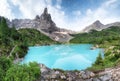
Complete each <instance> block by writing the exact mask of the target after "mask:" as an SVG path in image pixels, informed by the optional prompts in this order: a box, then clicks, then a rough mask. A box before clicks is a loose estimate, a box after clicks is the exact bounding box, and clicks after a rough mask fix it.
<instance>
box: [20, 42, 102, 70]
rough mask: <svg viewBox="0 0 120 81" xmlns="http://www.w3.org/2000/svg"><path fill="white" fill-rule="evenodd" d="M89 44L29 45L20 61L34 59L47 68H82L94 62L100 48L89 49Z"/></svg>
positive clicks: (26, 61)
mask: <svg viewBox="0 0 120 81" xmlns="http://www.w3.org/2000/svg"><path fill="white" fill-rule="evenodd" d="M92 46H93V45H91V44H70V45H50V46H34V47H29V50H28V53H27V55H26V56H25V58H24V60H23V61H22V63H28V62H33V61H36V62H38V63H42V64H45V65H46V66H47V67H49V68H59V69H63V70H76V69H77V70H83V69H86V68H87V67H90V66H91V65H92V63H94V62H95V60H96V57H97V56H98V54H99V53H103V52H102V49H95V50H91V49H90V48H91V47H92Z"/></svg>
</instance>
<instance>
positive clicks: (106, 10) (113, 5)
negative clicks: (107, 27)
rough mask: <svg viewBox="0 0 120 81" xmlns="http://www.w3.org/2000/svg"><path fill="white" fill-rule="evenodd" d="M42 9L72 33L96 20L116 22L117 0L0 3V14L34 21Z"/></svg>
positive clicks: (16, 0)
mask: <svg viewBox="0 0 120 81" xmlns="http://www.w3.org/2000/svg"><path fill="white" fill-rule="evenodd" d="M45 7H47V8H48V11H49V13H50V14H51V16H52V19H53V20H54V22H55V23H56V25H57V26H58V27H61V28H66V29H71V30H76V31H80V30H82V29H84V28H85V27H86V26H88V25H90V24H91V23H93V22H94V21H96V20H100V21H101V22H102V23H103V24H107V23H112V22H116V21H120V16H119V14H120V10H119V9H120V0H1V3H0V15H1V16H5V17H7V18H9V19H11V20H12V19H14V18H19V19H21V18H22V19H24V18H30V19H34V18H35V16H36V15H41V14H42V12H43V10H44V8H45Z"/></svg>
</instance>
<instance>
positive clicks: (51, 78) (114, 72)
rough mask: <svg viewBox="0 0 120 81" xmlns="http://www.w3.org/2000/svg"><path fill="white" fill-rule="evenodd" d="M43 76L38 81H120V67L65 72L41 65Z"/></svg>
mask: <svg viewBox="0 0 120 81" xmlns="http://www.w3.org/2000/svg"><path fill="white" fill-rule="evenodd" d="M40 69H41V76H40V79H39V80H38V81H120V67H115V68H107V69H105V70H103V71H99V72H95V73H94V72H91V71H88V70H82V71H64V70H60V69H50V68H48V67H46V66H45V65H43V64H40Z"/></svg>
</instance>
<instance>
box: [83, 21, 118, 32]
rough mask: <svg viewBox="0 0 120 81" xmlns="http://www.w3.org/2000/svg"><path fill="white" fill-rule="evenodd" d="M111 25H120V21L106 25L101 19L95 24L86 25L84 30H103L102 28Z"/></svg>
mask: <svg viewBox="0 0 120 81" xmlns="http://www.w3.org/2000/svg"><path fill="white" fill-rule="evenodd" d="M111 26H120V22H114V23H110V24H106V25H104V24H102V23H101V22H100V21H99V20H97V21H95V22H94V23H93V24H91V25H89V26H87V27H85V29H83V31H82V32H90V31H91V30H97V31H101V30H103V29H106V28H109V27H111Z"/></svg>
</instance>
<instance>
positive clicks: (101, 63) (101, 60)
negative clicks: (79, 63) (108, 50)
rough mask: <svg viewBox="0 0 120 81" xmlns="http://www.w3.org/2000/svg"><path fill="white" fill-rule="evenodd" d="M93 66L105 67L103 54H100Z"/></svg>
mask: <svg viewBox="0 0 120 81" xmlns="http://www.w3.org/2000/svg"><path fill="white" fill-rule="evenodd" d="M93 65H103V58H102V56H101V54H99V56H98V57H97V59H96V61H95V63H94V64H93Z"/></svg>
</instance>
